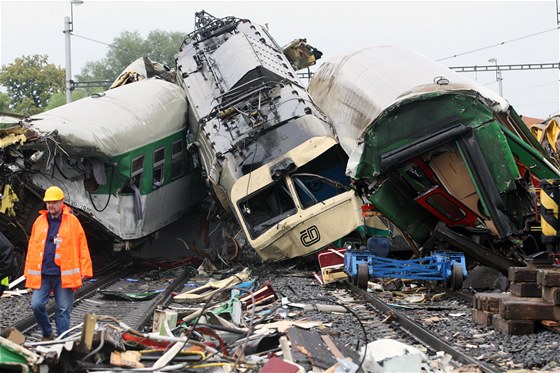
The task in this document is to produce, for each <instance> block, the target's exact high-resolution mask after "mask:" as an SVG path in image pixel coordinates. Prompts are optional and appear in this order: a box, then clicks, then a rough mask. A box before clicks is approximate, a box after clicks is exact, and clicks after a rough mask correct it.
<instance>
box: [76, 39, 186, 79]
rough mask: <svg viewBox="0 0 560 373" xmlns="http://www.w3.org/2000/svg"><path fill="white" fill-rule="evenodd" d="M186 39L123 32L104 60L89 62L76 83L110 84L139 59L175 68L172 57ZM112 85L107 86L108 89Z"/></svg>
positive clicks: (115, 40)
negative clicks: (148, 59)
mask: <svg viewBox="0 0 560 373" xmlns="http://www.w3.org/2000/svg"><path fill="white" fill-rule="evenodd" d="M184 37H185V35H184V33H182V32H166V31H160V30H155V31H151V32H150V33H149V34H148V36H147V37H146V39H145V40H144V39H142V36H141V35H140V34H139V33H138V32H137V31H135V32H129V31H124V32H122V33H121V36H120V37H117V38H115V39H114V41H113V44H112V47H111V49H109V51H108V52H107V55H106V57H105V58H104V59H102V60H99V61H94V62H88V63H86V64H85V65H84V67H83V68H82V73H81V74H78V75H76V80H77V82H93V81H108V82H111V83H112V82H113V81H114V80H115V79H116V78H117V77H118V76H119V75H120V74H121V73H122V72H123V70H124V69H125V68H126V67H127V66H128V65H130V64H131V63H132V62H134V61H135V60H137V59H138V58H141V57H144V56H146V57H148V58H150V59H151V60H153V61H156V62H160V63H162V64H165V65H168V66H170V67H175V54H176V53H178V52H179V46H180V45H181V42H182V41H183V38H184ZM111 83H108V84H107V86H109V85H110V84H111Z"/></svg>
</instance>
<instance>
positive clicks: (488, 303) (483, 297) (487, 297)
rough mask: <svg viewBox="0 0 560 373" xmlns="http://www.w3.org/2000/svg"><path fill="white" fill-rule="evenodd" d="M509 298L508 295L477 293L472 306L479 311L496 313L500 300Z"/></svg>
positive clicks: (509, 295)
mask: <svg viewBox="0 0 560 373" xmlns="http://www.w3.org/2000/svg"><path fill="white" fill-rule="evenodd" d="M509 297H511V294H509V293H477V294H475V296H474V299H475V300H474V305H475V308H477V309H479V310H483V311H487V312H494V313H498V312H499V310H500V300H502V299H504V298H509Z"/></svg>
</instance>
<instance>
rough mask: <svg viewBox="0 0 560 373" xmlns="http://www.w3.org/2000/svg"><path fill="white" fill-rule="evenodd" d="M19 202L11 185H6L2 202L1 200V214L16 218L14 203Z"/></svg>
mask: <svg viewBox="0 0 560 373" xmlns="http://www.w3.org/2000/svg"><path fill="white" fill-rule="evenodd" d="M17 201H19V198H18V196H17V195H16V193H15V192H14V190H13V188H12V186H11V185H10V184H4V190H3V191H2V200H0V212H1V213H4V214H6V215H8V216H16V212H15V210H14V203H16V202H17Z"/></svg>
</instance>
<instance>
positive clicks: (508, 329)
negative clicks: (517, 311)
mask: <svg viewBox="0 0 560 373" xmlns="http://www.w3.org/2000/svg"><path fill="white" fill-rule="evenodd" d="M492 327H493V328H494V329H496V330H497V331H499V332H502V333H504V334H509V335H525V334H533V333H534V332H535V321H533V320H505V319H503V318H502V317H500V315H498V314H495V315H494V317H493V318H492Z"/></svg>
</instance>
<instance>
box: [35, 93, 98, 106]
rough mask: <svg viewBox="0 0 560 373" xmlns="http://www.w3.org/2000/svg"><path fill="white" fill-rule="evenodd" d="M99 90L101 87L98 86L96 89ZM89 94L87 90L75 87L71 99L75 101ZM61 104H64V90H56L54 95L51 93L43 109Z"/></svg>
mask: <svg viewBox="0 0 560 373" xmlns="http://www.w3.org/2000/svg"><path fill="white" fill-rule="evenodd" d="M99 90H101V89H100V88H99V89H97V91H99ZM90 95H91V94H90V93H89V92H88V91H87V90H85V89H80V88H77V89H75V90H73V91H72V101H77V100H79V99H81V98H84V97H89V96H90ZM62 105H66V92H65V91H60V92H57V93H55V94H54V95H52V97H51V98H50V99H49V103H48V105H47V107H46V108H45V110H51V109H54V108H55V107H58V106H62Z"/></svg>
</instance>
